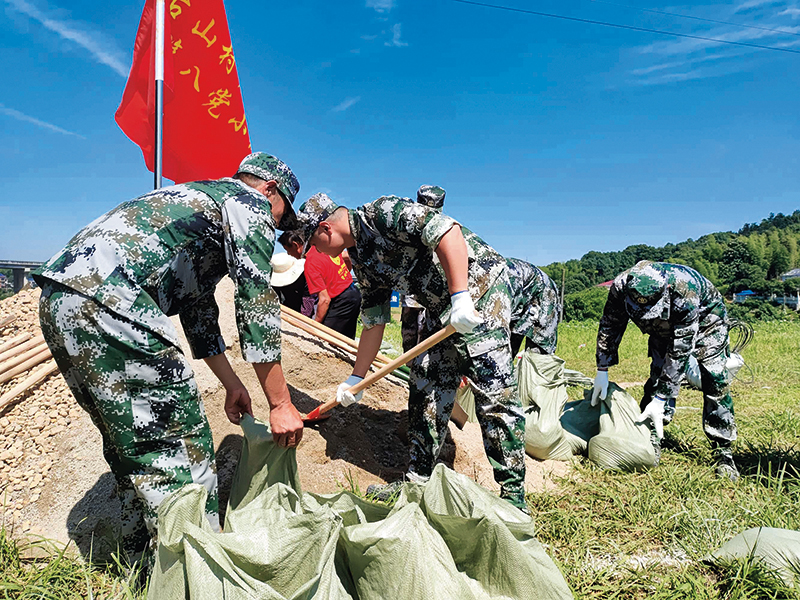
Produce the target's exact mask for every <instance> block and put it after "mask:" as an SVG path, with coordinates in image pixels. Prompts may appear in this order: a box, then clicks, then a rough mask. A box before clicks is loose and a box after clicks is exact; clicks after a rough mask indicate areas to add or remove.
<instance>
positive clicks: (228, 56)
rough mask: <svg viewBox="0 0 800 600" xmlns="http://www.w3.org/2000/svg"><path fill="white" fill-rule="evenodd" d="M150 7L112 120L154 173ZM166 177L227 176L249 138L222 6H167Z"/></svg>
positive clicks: (173, 0) (192, 2)
mask: <svg viewBox="0 0 800 600" xmlns="http://www.w3.org/2000/svg"><path fill="white" fill-rule="evenodd" d="M155 3H156V0H146V3H145V7H144V11H143V13H142V20H141V22H140V23H139V31H138V33H137V35H136V45H135V47H134V53H133V65H132V67H131V74H130V76H129V77H128V83H127V85H126V87H125V92H124V94H123V97H122V102H121V104H120V107H119V109H117V113H116V120H117V123H118V124H119V126H120V128H121V129H122V130H123V131H124V132H125V134H126V135H127V136H128V137H129V138H131V140H133V141H134V142H135V143H136V144H138V145H139V147H140V148H141V149H142V153H143V154H144V159H145V163H146V164H147V168H148V169H150V170H151V171H152V170H153V168H154V158H153V149H154V146H155V133H154V128H155V82H154V66H153V65H154V63H153V57H154V53H155ZM165 8H166V23H165V35H164V37H165V44H164V45H165V48H164V137H163V173H164V176H165V177H168V178H169V179H172V180H173V181H175V182H176V183H182V182H185V181H193V180H197V179H216V178H219V177H229V176H231V175H233V174H234V173H236V168H237V167H238V166H239V162H240V161H241V159H242V158H244V157H245V156H246V155H247V154H249V153H250V151H251V150H250V136H249V133H248V130H247V119H246V117H245V114H244V103H243V100H242V91H241V88H240V87H239V75H238V73H237V71H236V58H235V56H234V53H233V44H232V43H231V36H230V32H229V31H228V19H227V17H226V16H225V7H224V5H223V3H222V0H166V7H165Z"/></svg>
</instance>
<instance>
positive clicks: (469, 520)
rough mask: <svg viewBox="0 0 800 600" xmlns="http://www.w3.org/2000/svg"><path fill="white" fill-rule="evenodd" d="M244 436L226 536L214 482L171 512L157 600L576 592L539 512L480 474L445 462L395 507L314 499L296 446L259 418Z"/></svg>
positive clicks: (174, 500) (180, 494)
mask: <svg viewBox="0 0 800 600" xmlns="http://www.w3.org/2000/svg"><path fill="white" fill-rule="evenodd" d="M243 431H244V434H245V445H244V451H243V453H242V458H241V461H240V463H239V465H238V468H237V473H236V474H235V476H234V489H233V490H232V491H231V502H230V503H229V505H228V514H227V516H226V521H225V531H224V533H216V532H214V531H212V529H211V526H210V525H209V523H208V521H207V520H206V517H205V514H204V506H205V501H206V495H207V491H206V489H205V488H204V487H203V486H200V485H197V484H192V485H188V486H186V487H184V488H183V489H181V490H179V491H177V492H175V493H173V494H171V495H170V496H169V497H167V499H166V500H165V501H164V502H163V503H162V504H161V506H160V507H159V511H158V517H159V540H158V551H157V555H156V560H155V566H154V569H153V576H152V578H151V581H150V585H149V588H148V598H149V599H150V600H184V599H194V600H206V599H207V600H212V599H213V600H217V599H219V598H234V599H242V600H244V599H245V598H248V599H249V598H265V599H275V600H278V599H282V600H283V599H292V600H311V599H314V600H323V599H332V600H345V599H352V598H360V599H361V600H370V599H373V598H374V599H377V598H403V599H404V600H406V599H408V600H416V599H419V600H423V599H425V600H427V598H430V597H435V598H465V599H472V598H474V599H478V600H494V599H497V600H500V599H504V600H505V599H509V598H544V599H553V600H562V599H564V600H566V599H567V598H572V593H571V591H570V589H569V587H568V586H567V583H566V581H565V580H564V577H563V575H562V574H561V572H560V571H559V569H558V567H557V566H556V564H555V563H554V562H553V561H552V560H551V559H550V557H549V556H548V555H547V553H546V551H545V549H544V548H543V547H542V545H541V544H540V543H539V542H538V541H537V540H536V538H535V537H534V529H535V526H534V523H533V521H532V520H531V518H530V517H529V516H528V515H526V514H525V513H523V512H522V511H520V510H518V509H517V508H515V507H514V506H512V505H511V504H509V503H508V502H506V501H504V500H501V499H500V498H498V497H497V496H495V495H494V494H492V493H491V492H489V491H488V490H486V489H485V488H482V487H481V486H479V485H478V484H477V483H475V482H474V481H472V480H471V479H469V478H468V477H466V476H463V475H459V474H457V473H455V472H453V471H452V470H450V469H448V468H447V467H445V466H444V465H437V467H436V468H435V469H434V472H433V474H432V476H431V478H430V480H429V481H428V482H427V483H426V484H424V485H421V484H414V483H406V484H404V485H403V486H402V487H401V490H400V494H399V498H398V501H397V503H396V504H395V506H394V507H392V508H390V507H387V506H385V505H383V504H379V503H374V502H370V501H367V500H365V499H363V498H360V497H358V496H356V495H354V494H352V493H350V492H345V491H342V492H339V493H337V494H329V495H328V494H303V493H301V491H300V488H299V480H298V478H297V463H296V460H295V450H293V449H292V450H288V449H285V448H280V447H278V446H277V445H275V444H274V443H273V442H272V439H271V434H270V433H269V428H268V427H267V426H266V425H265V424H263V423H259V422H256V421H253V420H252V418H251V417H247V416H246V417H245V418H244V419H243ZM281 479H283V481H281Z"/></svg>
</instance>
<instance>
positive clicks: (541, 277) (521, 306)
mask: <svg viewBox="0 0 800 600" xmlns="http://www.w3.org/2000/svg"><path fill="white" fill-rule="evenodd" d="M506 265H507V266H508V279H509V281H510V283H511V297H512V298H513V302H514V304H513V306H512V307H511V350H512V352H514V354H516V353H517V352H519V349H520V346H521V345H522V340H523V339H524V340H526V341H525V350H526V351H529V352H535V353H536V354H555V351H556V345H557V343H558V320H559V317H560V315H561V304H560V302H559V300H558V288H557V287H556V284H555V282H553V280H552V279H550V277H548V275H547V273H545V272H544V271H542V270H541V269H540V268H539V267H536V266H534V265H532V264H530V263H528V262H525V261H524V260H520V259H518V258H507V259H506Z"/></svg>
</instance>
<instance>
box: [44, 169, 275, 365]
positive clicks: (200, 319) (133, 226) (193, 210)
mask: <svg viewBox="0 0 800 600" xmlns="http://www.w3.org/2000/svg"><path fill="white" fill-rule="evenodd" d="M274 245H275V221H274V219H273V217H272V207H271V206H270V203H269V201H268V200H267V199H266V197H265V196H263V195H262V194H261V193H259V192H258V191H256V190H255V189H253V188H251V187H249V186H247V185H245V184H244V183H241V182H240V181H237V180H235V179H229V178H225V179H220V180H217V181H197V182H193V183H186V184H182V185H176V186H172V187H166V188H161V189H159V190H155V191H153V192H150V193H149V194H145V195H143V196H140V197H139V198H136V199H134V200H130V201H128V202H125V203H123V204H120V205H119V206H118V207H117V208H115V209H113V210H111V211H109V212H108V213H106V214H105V215H103V216H102V217H100V218H99V219H97V220H96V221H94V222H93V223H90V224H89V225H87V226H86V227H85V228H84V229H82V230H81V231H80V232H79V233H78V234H77V235H76V236H75V237H74V238H72V240H70V241H69V243H68V244H67V245H66V247H65V248H64V249H63V250H62V251H61V252H59V253H58V254H56V255H55V256H54V257H53V258H51V259H50V260H49V261H47V262H46V263H45V264H44V265H42V267H40V268H39V270H38V271H37V273H36V275H37V276H38V277H42V278H46V279H50V280H53V281H57V282H59V283H61V284H62V285H65V286H67V287H69V288H71V289H73V290H76V291H78V292H80V293H82V294H85V295H86V296H89V297H91V298H94V299H95V300H96V301H97V302H99V303H100V304H102V305H104V306H106V307H107V308H108V309H110V310H112V311H114V312H116V313H117V314H119V315H122V316H123V317H126V318H128V319H131V320H133V321H136V322H137V323H139V324H140V325H143V326H144V327H146V328H147V329H149V330H150V331H153V332H154V333H156V334H158V335H161V336H162V337H164V338H166V339H167V340H169V341H170V342H172V343H173V344H175V345H178V337H177V332H176V331H175V328H174V326H173V325H172V322H171V321H170V320H169V318H168V316H170V315H176V314H178V315H180V319H181V324H182V325H183V328H184V331H185V333H186V337H187V339H188V340H189V345H190V346H191V349H192V354H193V355H194V356H195V358H206V357H208V356H213V355H215V354H219V353H222V352H224V351H225V342H224V341H223V339H222V336H221V334H220V329H219V325H218V323H217V320H218V317H219V308H218V307H217V303H216V301H215V300H214V289H215V287H216V285H217V283H218V282H219V280H220V279H222V277H224V276H225V274H226V273H227V274H229V275H230V276H231V278H232V279H233V281H234V284H235V286H236V298H235V305H236V322H237V324H238V328H239V337H240V341H241V347H242V356H243V357H244V358H245V360H247V361H250V362H273V361H278V360H280V352H281V338H280V309H279V305H278V300H277V295H276V294H275V291H274V290H273V289H272V288H271V287H270V277H271V274H272V266H271V264H270V259H271V258H272V251H273V248H274Z"/></svg>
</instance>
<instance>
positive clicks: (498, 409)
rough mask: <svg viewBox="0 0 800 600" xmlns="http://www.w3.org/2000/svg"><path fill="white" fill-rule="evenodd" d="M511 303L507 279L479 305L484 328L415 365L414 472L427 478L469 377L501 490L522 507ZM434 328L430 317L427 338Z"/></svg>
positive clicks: (521, 425) (521, 438) (411, 414)
mask: <svg viewBox="0 0 800 600" xmlns="http://www.w3.org/2000/svg"><path fill="white" fill-rule="evenodd" d="M510 306H511V304H510V292H509V289H508V285H507V280H506V278H505V277H502V278H501V280H500V281H498V282H497V283H496V284H495V285H494V286H492V287H491V288H490V289H489V291H487V292H486V294H484V296H483V297H482V298H481V299H480V300H479V301H478V302H477V304H476V309H477V310H478V312H479V313H480V314H481V316H482V317H483V319H484V324H483V325H481V326H480V327H478V329H477V330H476V331H475V332H473V333H472V334H469V335H459V334H454V335H452V336H450V337H449V338H448V339H446V340H444V341H442V342H440V343H439V344H437V345H436V346H434V347H433V348H431V349H430V350H429V351H428V352H425V353H423V354H422V355H420V356H418V357H417V358H416V359H414V360H413V361H412V362H411V380H410V383H409V403H408V420H409V432H408V433H409V442H410V447H409V471H410V472H411V473H412V474H416V475H420V476H423V477H428V476H430V474H431V472H432V471H433V467H434V465H435V463H436V459H437V458H438V456H439V452H440V451H441V449H442V444H443V443H444V440H445V437H446V435H447V424H448V421H449V419H450V413H451V412H452V410H453V405H454V403H455V397H456V391H457V390H458V386H459V384H460V383H461V378H462V376H466V377H467V381H468V383H469V385H470V387H472V390H473V392H474V394H475V407H476V413H477V417H478V422H479V424H480V426H481V431H482V432H483V446H484V449H485V451H486V456H487V458H488V459H489V463H490V464H491V465H492V468H493V469H494V478H495V481H497V482H498V483H499V484H500V490H501V491H500V495H501V497H503V498H505V499H506V500H508V501H509V502H511V503H512V504H514V505H515V506H518V507H520V508H525V414H524V413H523V411H522V406H521V404H520V399H519V394H518V393H517V379H516V373H515V367H514V360H513V359H514V356H513V354H512V353H511V345H510V342H509V330H508V323H509V317H510V312H511V309H510ZM435 329H436V324H435V323H433V322H432V321H431V320H426V321H425V325H424V327H423V332H422V339H425V338H427V337H428V336H429V335H431V334H432V333H434V332H435Z"/></svg>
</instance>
